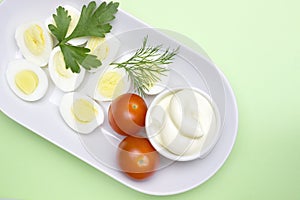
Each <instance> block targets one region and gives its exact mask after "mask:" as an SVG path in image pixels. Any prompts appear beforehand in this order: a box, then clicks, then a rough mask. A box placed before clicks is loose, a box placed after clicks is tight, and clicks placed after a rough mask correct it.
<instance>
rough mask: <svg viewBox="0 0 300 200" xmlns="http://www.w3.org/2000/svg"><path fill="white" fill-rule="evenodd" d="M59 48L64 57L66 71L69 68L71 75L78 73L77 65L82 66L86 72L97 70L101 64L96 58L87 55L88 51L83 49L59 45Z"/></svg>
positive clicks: (78, 67)
mask: <svg viewBox="0 0 300 200" xmlns="http://www.w3.org/2000/svg"><path fill="white" fill-rule="evenodd" d="M60 48H61V51H62V53H63V55H64V59H65V63H66V67H67V69H68V68H71V70H72V72H73V73H74V72H75V73H79V72H80V66H79V65H81V66H83V67H84V68H85V69H87V70H90V69H92V68H97V67H98V66H100V65H101V62H100V60H98V59H97V56H94V55H91V54H88V53H89V52H90V50H89V49H87V48H85V47H77V46H72V45H69V44H61V45H60Z"/></svg>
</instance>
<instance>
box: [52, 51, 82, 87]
mask: <svg viewBox="0 0 300 200" xmlns="http://www.w3.org/2000/svg"><path fill="white" fill-rule="evenodd" d="M58 54H60V55H62V54H61V50H60V47H55V48H54V49H53V50H52V52H51V55H50V59H49V65H48V68H49V74H50V77H51V79H52V81H53V82H54V84H55V85H56V87H57V88H59V89H60V90H62V91H63V92H72V91H74V90H76V89H77V88H78V87H79V86H80V84H81V83H82V81H83V80H84V76H85V69H84V68H81V70H80V73H72V71H71V69H70V68H69V69H68V71H69V73H70V77H64V76H62V75H61V74H59V73H58V72H57V70H56V67H57V64H58V63H56V62H55V56H58ZM63 65H65V63H64V61H63Z"/></svg>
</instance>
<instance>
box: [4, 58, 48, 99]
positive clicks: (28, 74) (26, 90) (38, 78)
mask: <svg viewBox="0 0 300 200" xmlns="http://www.w3.org/2000/svg"><path fill="white" fill-rule="evenodd" d="M6 78H7V82H8V85H9V86H10V88H11V89H12V91H13V92H14V93H15V94H16V95H17V96H18V97H20V98H21V99H23V100H25V101H37V100H39V99H41V98H42V97H43V96H44V95H45V94H46V91H47V89H48V77H47V75H46V74H45V72H44V71H43V70H42V69H41V68H40V67H39V66H37V65H36V64H34V63H31V62H29V61H27V60H24V59H20V60H14V61H11V62H10V63H9V64H8V68H7V71H6Z"/></svg>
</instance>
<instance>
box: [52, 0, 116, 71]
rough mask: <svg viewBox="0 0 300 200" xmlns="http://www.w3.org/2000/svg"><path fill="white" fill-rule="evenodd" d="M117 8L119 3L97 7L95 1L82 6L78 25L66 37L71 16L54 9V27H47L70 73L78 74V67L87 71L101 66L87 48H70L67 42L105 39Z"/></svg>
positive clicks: (61, 9) (64, 11)
mask: <svg viewBox="0 0 300 200" xmlns="http://www.w3.org/2000/svg"><path fill="white" fill-rule="evenodd" d="M118 6H119V3H114V2H110V3H108V4H107V3H106V2H103V3H101V4H100V5H99V6H98V7H97V6H96V2H95V1H92V2H90V3H89V4H88V6H86V5H84V6H83V7H82V10H81V15H80V18H79V21H78V24H77V25H76V27H75V29H74V31H73V32H72V33H71V34H70V35H69V36H68V37H66V34H67V31H68V28H69V25H70V22H71V16H69V15H68V11H67V10H66V9H65V8H63V7H61V6H59V7H58V8H57V9H56V14H54V15H53V19H54V21H55V24H56V25H53V24H50V25H49V26H48V27H49V30H50V31H51V32H52V34H53V35H54V36H55V37H56V39H57V40H58V46H59V47H60V48H61V51H62V53H63V55H64V60H65V63H66V67H67V69H68V68H70V69H71V70H72V72H76V73H79V72H80V65H81V66H82V67H84V68H85V69H88V70H90V69H92V68H97V67H99V66H100V65H101V61H100V60H98V59H97V57H96V56H94V55H90V54H89V52H90V50H89V49H88V48H85V47H78V46H72V45H70V44H68V41H70V40H71V39H74V38H78V37H85V36H95V37H105V34H106V33H109V32H110V30H111V28H112V26H111V25H110V24H109V23H110V22H111V21H112V20H113V19H115V16H114V15H115V14H116V13H117V11H118Z"/></svg>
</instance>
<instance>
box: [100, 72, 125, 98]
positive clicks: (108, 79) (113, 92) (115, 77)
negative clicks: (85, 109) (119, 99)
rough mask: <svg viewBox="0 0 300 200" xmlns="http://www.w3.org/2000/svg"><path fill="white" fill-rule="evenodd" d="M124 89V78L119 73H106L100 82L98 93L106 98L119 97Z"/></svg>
mask: <svg viewBox="0 0 300 200" xmlns="http://www.w3.org/2000/svg"><path fill="white" fill-rule="evenodd" d="M123 89H124V83H123V81H122V76H121V74H119V73H118V72H106V73H104V75H103V76H102V78H101V79H100V81H99V82H98V92H99V93H100V94H101V95H102V96H104V97H106V98H113V97H114V96H118V95H119V94H120V93H121V92H122V90H123Z"/></svg>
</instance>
